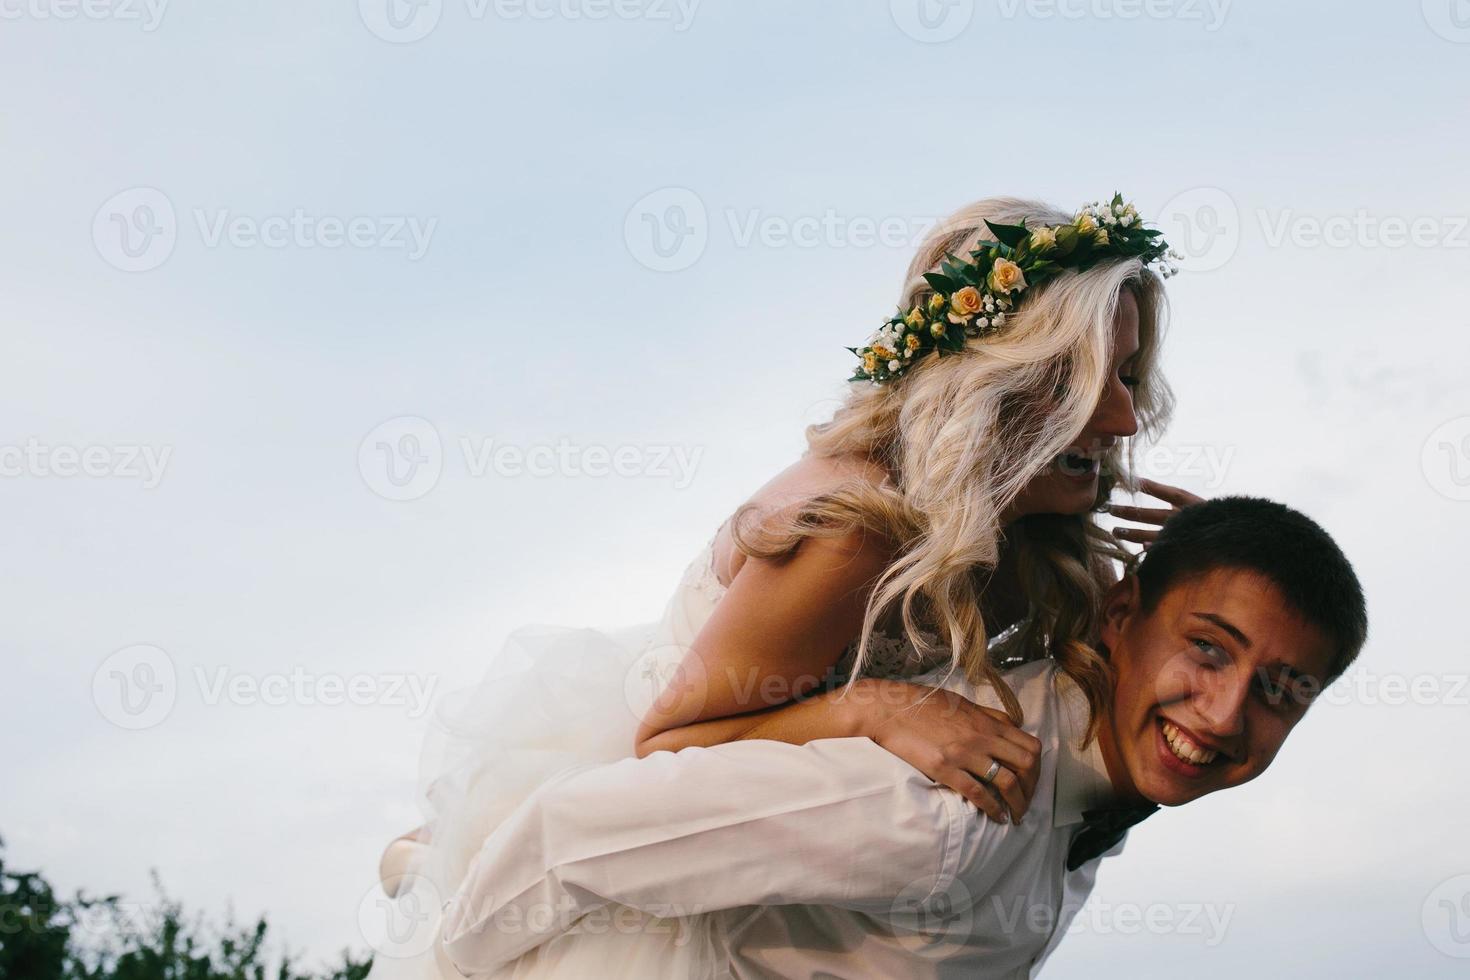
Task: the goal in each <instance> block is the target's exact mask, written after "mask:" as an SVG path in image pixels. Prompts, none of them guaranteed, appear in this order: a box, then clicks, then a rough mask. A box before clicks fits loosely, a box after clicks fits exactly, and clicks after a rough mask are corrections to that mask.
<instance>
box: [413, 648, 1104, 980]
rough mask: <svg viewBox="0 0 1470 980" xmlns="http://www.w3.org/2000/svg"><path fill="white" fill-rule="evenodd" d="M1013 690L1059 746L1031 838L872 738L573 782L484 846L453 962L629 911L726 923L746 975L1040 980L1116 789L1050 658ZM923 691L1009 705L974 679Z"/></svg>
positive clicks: (498, 959) (477, 966) (716, 926)
mask: <svg viewBox="0 0 1470 980" xmlns="http://www.w3.org/2000/svg"><path fill="white" fill-rule="evenodd" d="M1006 677H1007V680H1008V681H1009V682H1010V684H1011V687H1012V689H1013V690H1014V691H1015V692H1016V695H1017V697H1018V699H1019V700H1020V702H1021V705H1022V707H1023V708H1024V710H1025V714H1026V724H1025V729H1026V731H1028V732H1030V733H1031V734H1033V735H1035V736H1036V737H1037V738H1038V739H1039V740H1040V741H1041V743H1042V755H1041V762H1040V778H1039V782H1038V784H1037V788H1036V794H1035V796H1034V797H1033V799H1032V801H1031V806H1030V809H1029V810H1028V811H1027V813H1026V815H1025V817H1024V819H1023V820H1022V821H1021V823H1020V824H1019V825H1011V824H996V823H994V822H992V821H990V820H989V819H987V818H986V817H985V816H984V815H983V814H980V813H978V812H977V811H976V809H975V808H974V807H973V806H972V805H971V804H969V803H968V802H966V801H965V800H964V799H963V798H962V797H960V796H959V795H958V794H957V793H954V792H953V791H951V790H949V789H946V788H944V787H941V786H939V785H937V784H935V783H933V782H931V781H930V780H929V779H928V778H927V777H925V776H924V775H923V774H922V773H920V772H919V771H918V770H916V769H914V768H913V767H912V766H910V765H909V764H908V763H906V762H904V761H902V760H901V759H899V758H898V757H896V756H894V755H892V754H890V753H889V752H887V751H885V750H884V749H882V748H880V747H878V746H877V745H876V744H875V743H873V742H872V741H871V740H869V739H866V738H835V739H822V740H819V741H816V742H810V743H808V744H806V745H800V746H798V745H788V744H786V743H784V742H775V741H764V740H752V741H743V742H735V743H731V744H727V745H718V746H713V747H711V748H689V749H684V750H683V751H680V752H656V753H654V754H652V755H650V756H648V757H647V758H644V759H627V760H624V761H621V762H616V763H613V764H610V765H602V766H595V767H582V768H578V769H572V770H569V771H567V772H566V773H563V774H561V775H559V776H557V777H556V778H554V779H552V780H550V781H549V782H548V783H547V784H545V785H544V786H543V787H541V788H540V789H539V790H538V791H537V792H536V793H535V794H534V795H533V796H532V797H531V798H529V799H528V800H527V801H526V802H525V803H524V804H522V805H521V807H520V808H518V809H517V810H516V811H515V812H514V813H513V814H512V815H511V816H510V817H509V818H508V819H507V820H506V821H505V822H504V823H502V824H501V825H500V826H499V827H498V828H497V829H496V830H495V831H494V833H493V834H491V836H490V837H489V838H488V839H487V840H486V842H485V845H484V847H483V848H482V849H481V850H480V852H479V854H478V855H477V856H476V858H475V860H474V862H473V863H472V864H471V866H470V869H469V872H468V874H467V875H466V877H465V880H464V884H463V885H462V886H461V888H460V890H459V892H458V893H457V894H456V895H455V896H454V897H453V899H452V900H451V901H450V902H449V903H448V904H447V905H446V908H445V916H444V923H443V934H442V941H443V951H444V953H445V954H446V955H447V956H448V958H449V960H450V961H452V962H453V963H454V964H455V966H456V967H457V968H458V969H459V970H460V971H461V972H463V973H464V974H465V975H466V976H468V977H478V976H485V975H488V974H490V973H492V972H493V971H495V970H496V969H499V968H501V967H503V966H504V965H505V964H507V963H509V962H510V961H512V960H514V959H516V958H517V957H518V956H520V955H522V954H523V953H525V952H527V951H528V950H531V949H533V948H535V947H537V946H539V945H541V944H542V943H545V942H547V941H549V940H551V939H553V938H554V937H556V936H558V935H561V934H563V933H565V932H567V931H568V929H569V928H570V927H572V925H573V924H574V923H575V922H576V921H577V920H578V919H580V918H581V917H583V916H586V915H588V914H589V913H604V914H606V913H608V911H609V909H608V908H607V907H608V906H630V907H632V908H633V909H637V910H640V911H641V912H644V913H647V914H648V915H652V916H661V917H672V916H685V915H693V914H697V913H715V915H714V917H713V922H712V928H713V935H714V938H715V942H716V945H717V947H718V953H717V955H718V956H720V957H722V958H727V960H728V971H729V972H728V975H729V976H731V977H736V978H742V980H745V978H756V977H761V978H767V977H807V976H811V977H817V976H828V977H844V978H861V977H875V978H877V977H882V978H890V977H899V976H902V977H932V978H943V977H960V976H965V977H973V976H984V977H1026V976H1032V975H1034V974H1035V973H1036V972H1037V971H1038V970H1039V969H1040V967H1041V965H1042V963H1043V961H1044V960H1045V959H1046V958H1047V957H1048V956H1049V955H1050V954H1051V952H1052V951H1053V950H1054V949H1055V948H1056V946H1057V944H1058V943H1059V942H1060V941H1061V939H1062V937H1063V935H1064V934H1065V933H1066V931H1067V928H1068V925H1069V923H1070V922H1071V920H1072V918H1073V916H1075V915H1076V913H1077V911H1078V910H1079V909H1080V907H1081V905H1082V903H1083V902H1084V901H1085V900H1086V898H1087V895H1088V893H1089V892H1090V891H1091V890H1092V885H1093V880H1094V877H1095V875H1096V873H1097V867H1098V862H1097V861H1096V860H1093V861H1089V862H1087V863H1086V864H1084V865H1083V866H1082V867H1080V868H1078V869H1077V870H1076V871H1070V872H1069V871H1067V870H1066V857H1067V849H1068V847H1069V845H1070V844H1071V841H1072V837H1073V835H1074V834H1075V833H1076V832H1077V830H1078V829H1079V828H1080V827H1081V822H1082V812H1083V810H1085V809H1089V808H1091V807H1093V806H1098V805H1104V804H1106V803H1107V802H1108V800H1109V799H1110V797H1111V795H1112V788H1111V784H1110V782H1109V780H1108V778H1107V772H1106V768H1105V766H1104V764H1103V761H1102V756H1101V753H1100V751H1099V750H1098V748H1097V742H1096V740H1094V741H1093V743H1092V744H1091V745H1090V746H1089V747H1088V748H1087V750H1085V751H1084V750H1081V749H1080V748H1079V743H1080V740H1081V734H1082V731H1083V729H1084V727H1085V724H1086V702H1085V700H1084V699H1083V697H1082V694H1081V692H1080V691H1079V690H1078V689H1077V687H1076V686H1075V685H1074V684H1073V683H1072V681H1071V680H1070V678H1068V677H1067V676H1066V675H1065V674H1063V673H1061V672H1060V671H1059V670H1057V668H1056V665H1055V663H1054V662H1053V661H1050V660H1043V661H1037V662H1034V663H1030V664H1025V665H1023V666H1020V667H1017V668H1015V669H1013V670H1011V671H1010V672H1009V673H1008V674H1007V675H1006ZM915 680H916V681H918V682H920V683H929V684H932V685H934V686H943V687H947V688H949V689H950V690H953V691H956V692H958V693H960V694H963V695H964V696H966V697H969V698H971V699H972V700H975V701H977V702H978V703H981V704H990V705H997V704H998V703H999V700H998V699H997V698H995V697H994V694H993V692H992V691H991V690H990V689H989V688H981V689H976V688H975V687H973V686H972V685H970V684H968V683H967V682H965V681H964V680H963V679H962V678H959V677H954V678H945V677H944V676H942V675H941V674H931V675H929V676H927V677H924V678H915ZM1121 847H1122V845H1121V844H1119V845H1118V847H1115V848H1114V849H1113V850H1111V851H1109V852H1108V853H1109V854H1114V853H1117V851H1118V850H1120V849H1121ZM622 911H626V910H622ZM630 914H634V913H630ZM635 918H636V914H635Z"/></svg>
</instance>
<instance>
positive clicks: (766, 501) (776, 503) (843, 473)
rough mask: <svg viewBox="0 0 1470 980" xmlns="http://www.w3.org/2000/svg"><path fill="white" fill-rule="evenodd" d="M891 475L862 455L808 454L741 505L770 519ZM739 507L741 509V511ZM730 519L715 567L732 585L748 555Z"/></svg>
mask: <svg viewBox="0 0 1470 980" xmlns="http://www.w3.org/2000/svg"><path fill="white" fill-rule="evenodd" d="M888 478H889V473H888V471H887V469H885V468H884V467H883V466H882V464H880V463H878V462H876V461H874V460H872V459H870V458H868V457H866V456H861V455H858V454H855V453H854V454H849V455H844V456H815V455H813V454H811V453H807V454H806V455H804V456H802V457H801V458H800V459H798V460H797V461H796V462H794V463H792V464H791V465H790V466H788V467H786V468H785V469H784V470H782V471H781V472H779V473H777V474H776V475H775V476H773V477H772V478H771V479H770V480H768V481H766V483H765V484H764V485H762V486H761V488H760V489H758V490H757V491H756V492H755V493H753V494H751V495H750V497H749V498H748V499H747V500H745V501H744V503H742V504H741V507H744V506H747V505H753V506H754V507H755V508H756V512H757V514H759V515H760V518H762V519H764V518H770V517H775V516H779V515H781V514H782V513H783V512H785V511H789V510H793V509H795V508H796V507H798V506H799V505H800V504H801V503H802V502H803V501H805V500H808V499H810V498H811V497H813V496H816V495H818V494H821V493H826V492H828V491H831V490H835V489H836V488H837V487H839V486H842V485H843V484H845V483H849V482H851V481H852V480H854V479H857V480H863V481H866V482H867V483H869V484H871V485H872V486H875V487H876V486H879V485H881V484H882V483H883V481H884V480H887V479H888ZM738 509H739V508H737V510H738ZM730 524H731V522H730V521H728V520H727V521H726V522H725V524H724V525H723V526H722V527H721V528H720V532H719V534H718V535H716V537H715V543H714V567H715V574H716V575H717V576H718V578H719V579H720V581H721V583H723V584H727V585H728V584H729V583H730V582H732V581H734V578H735V576H736V575H738V574H739V573H740V568H741V566H743V565H744V564H745V559H746V555H745V554H744V553H742V552H741V551H740V550H739V549H737V548H736V547H735V543H734V534H733V532H732V531H731V528H730Z"/></svg>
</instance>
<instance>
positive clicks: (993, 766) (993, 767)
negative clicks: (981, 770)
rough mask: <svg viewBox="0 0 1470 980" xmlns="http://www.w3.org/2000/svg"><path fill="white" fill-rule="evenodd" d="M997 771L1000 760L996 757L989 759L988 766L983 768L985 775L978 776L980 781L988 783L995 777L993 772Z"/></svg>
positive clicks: (998, 770)
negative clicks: (985, 768)
mask: <svg viewBox="0 0 1470 980" xmlns="http://www.w3.org/2000/svg"><path fill="white" fill-rule="evenodd" d="M998 772H1000V761H999V760H997V759H991V760H990V768H989V769H987V770H985V775H983V776H981V777H980V781H981V782H982V783H988V782H990V781H991V780H993V779H994V778H995V774H996V773H998Z"/></svg>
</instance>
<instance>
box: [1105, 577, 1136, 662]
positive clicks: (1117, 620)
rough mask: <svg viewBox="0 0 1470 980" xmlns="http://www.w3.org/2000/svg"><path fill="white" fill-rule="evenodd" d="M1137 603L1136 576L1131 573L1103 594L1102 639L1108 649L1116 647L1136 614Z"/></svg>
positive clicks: (1115, 648)
mask: <svg viewBox="0 0 1470 980" xmlns="http://www.w3.org/2000/svg"><path fill="white" fill-rule="evenodd" d="M1138 605H1139V594H1138V578H1137V577H1136V576H1133V575H1124V576H1123V577H1122V578H1121V579H1119V580H1118V581H1117V582H1115V583H1113V585H1112V586H1111V587H1110V588H1109V589H1108V591H1107V592H1106V593H1105V594H1104V595H1103V605H1102V614H1103V621H1102V641H1103V644H1104V645H1105V646H1106V647H1107V648H1108V649H1109V650H1117V649H1118V640H1119V638H1120V637H1121V636H1122V635H1123V630H1124V629H1126V628H1127V626H1128V623H1129V621H1130V620H1132V618H1133V617H1134V616H1136V615H1137V614H1138Z"/></svg>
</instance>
